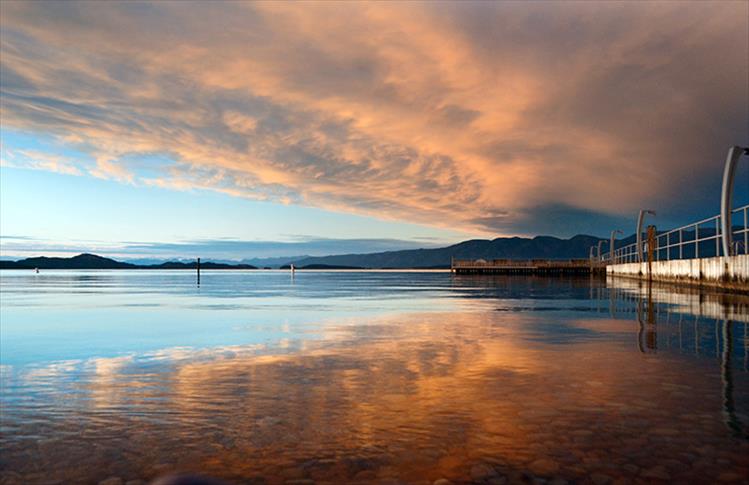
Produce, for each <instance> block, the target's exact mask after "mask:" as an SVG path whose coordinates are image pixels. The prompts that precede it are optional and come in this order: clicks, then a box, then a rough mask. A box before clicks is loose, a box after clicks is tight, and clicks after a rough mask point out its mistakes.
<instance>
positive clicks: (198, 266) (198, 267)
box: [196, 258, 200, 286]
mask: <svg viewBox="0 0 749 485" xmlns="http://www.w3.org/2000/svg"><path fill="white" fill-rule="evenodd" d="M196 268H197V270H198V286H200V258H198V264H197V266H196Z"/></svg>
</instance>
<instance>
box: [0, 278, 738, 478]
mask: <svg viewBox="0 0 749 485" xmlns="http://www.w3.org/2000/svg"><path fill="white" fill-rule="evenodd" d="M0 322H1V325H0V351H1V352H0V364H1V367H0V371H1V374H0V379H1V380H0V382H1V384H2V396H1V397H0V403H1V404H2V422H1V423H0V431H1V437H0V445H1V447H2V453H0V483H2V484H15V483H19V484H20V483H23V484H27V483H98V482H99V481H102V480H105V479H111V480H110V482H109V483H124V482H128V481H133V482H132V484H135V483H141V482H136V481H134V480H143V481H148V480H151V479H153V478H155V477H157V476H162V475H164V474H168V473H172V472H199V473H202V474H206V475H210V476H214V477H219V478H223V479H225V480H227V481H229V482H232V483H269V484H274V483H296V484H303V483H313V482H314V483H352V482H356V483H377V484H380V483H381V484H397V483H422V484H432V483H433V482H435V481H437V480H440V479H447V480H449V481H451V482H452V483H532V482H534V481H535V482H536V483H547V482H548V483H555V484H563V483H595V484H606V483H617V484H618V483H655V482H663V483H665V482H677V483H686V482H689V483H714V482H716V481H725V482H736V483H749V478H748V477H749V434H748V433H749V371H748V366H749V350H748V349H749V341H748V338H749V331H748V327H749V297H747V296H730V295H720V294H712V293H700V292H699V291H697V290H693V289H683V288H675V287H666V286H657V287H652V288H648V287H647V286H642V285H640V284H639V283H638V282H636V281H632V280H612V279H609V280H606V279H605V278H598V277H596V278H589V277H583V278H544V277H529V276H505V277H470V276H455V275H452V274H450V273H449V272H441V271H423V272H420V271H400V272H399V271H298V272H297V273H296V275H295V276H292V275H291V274H289V273H288V272H283V271H246V272H245V271H204V272H203V275H202V279H201V284H200V285H199V286H198V285H197V284H196V281H195V274H194V273H192V272H189V271H143V270H142V271H42V272H41V273H40V274H34V273H32V272H26V271H3V272H1V273H0ZM118 480H121V482H119V481H118ZM441 483H446V482H441Z"/></svg>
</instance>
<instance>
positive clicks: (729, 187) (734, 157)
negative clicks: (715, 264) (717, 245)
mask: <svg viewBox="0 0 749 485" xmlns="http://www.w3.org/2000/svg"><path fill="white" fill-rule="evenodd" d="M742 153H744V154H746V155H749V148H745V147H738V146H732V147H731V149H730V150H728V157H726V165H725V167H723V189H722V190H721V196H720V232H721V240H722V242H723V255H724V256H732V255H733V252H734V251H733V248H732V247H731V245H732V239H733V234H732V231H733V228H732V227H731V223H732V220H731V206H732V200H731V199H732V197H733V181H734V178H736V165H738V162H739V158H741V154H742Z"/></svg>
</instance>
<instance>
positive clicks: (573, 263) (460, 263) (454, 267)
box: [450, 258, 600, 274]
mask: <svg viewBox="0 0 749 485" xmlns="http://www.w3.org/2000/svg"><path fill="white" fill-rule="evenodd" d="M593 266H594V265H592V264H591V261H590V260H588V259H559V260H557V259H529V260H521V259H490V260H485V259H455V258H453V259H452V260H451V262H450V271H452V272H453V273H455V274H588V273H590V272H591V271H593V270H594V268H593ZM599 266H600V265H598V264H596V265H595V267H596V268H598V267H599Z"/></svg>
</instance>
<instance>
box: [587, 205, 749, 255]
mask: <svg viewBox="0 0 749 485" xmlns="http://www.w3.org/2000/svg"><path fill="white" fill-rule="evenodd" d="M736 214H743V217H742V219H743V220H742V221H740V223H739V224H738V225H737V224H734V220H735V216H736ZM706 224H710V225H711V226H712V227H709V228H705V227H702V226H705V225H706ZM713 224H714V225H713ZM722 227H723V225H722V224H721V216H720V215H716V216H712V217H708V218H706V219H702V220H699V221H697V222H692V223H690V224H686V225H684V226H681V227H677V228H675V229H671V230H668V231H665V232H662V233H659V234H656V236H655V247H654V248H652V252H653V256H654V259H655V260H656V261H669V260H673V259H687V258H699V257H701V256H702V257H711V256H724V255H725V251H724V250H723V247H722V245H721V239H722V229H721V228H722ZM727 227H731V228H732V231H731V234H732V236H733V237H734V239H735V241H733V242H734V244H733V248H734V251H735V253H734V254H749V204H747V205H745V206H743V207H737V208H735V209H733V210H731V221H730V222H729V223H728V225H727ZM700 231H702V234H703V235H704V236H703V237H700ZM685 235H686V236H688V238H687V239H686V240H685V239H684V236H685ZM677 236H678V238H677ZM742 236H743V237H742ZM672 239H678V240H676V241H672ZM707 241H715V245H714V247H713V246H712V245H709V246H708V245H705V244H704V243H705V242H707ZM592 259H593V261H595V262H597V263H605V264H619V263H637V262H640V256H639V254H638V247H637V243H633V244H628V245H627V246H624V247H621V248H617V249H615V250H614V252H613V254H612V252H611V250H610V249H609V252H607V253H605V254H602V255H600V256H599V257H598V258H592ZM643 259H644V258H643Z"/></svg>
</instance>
